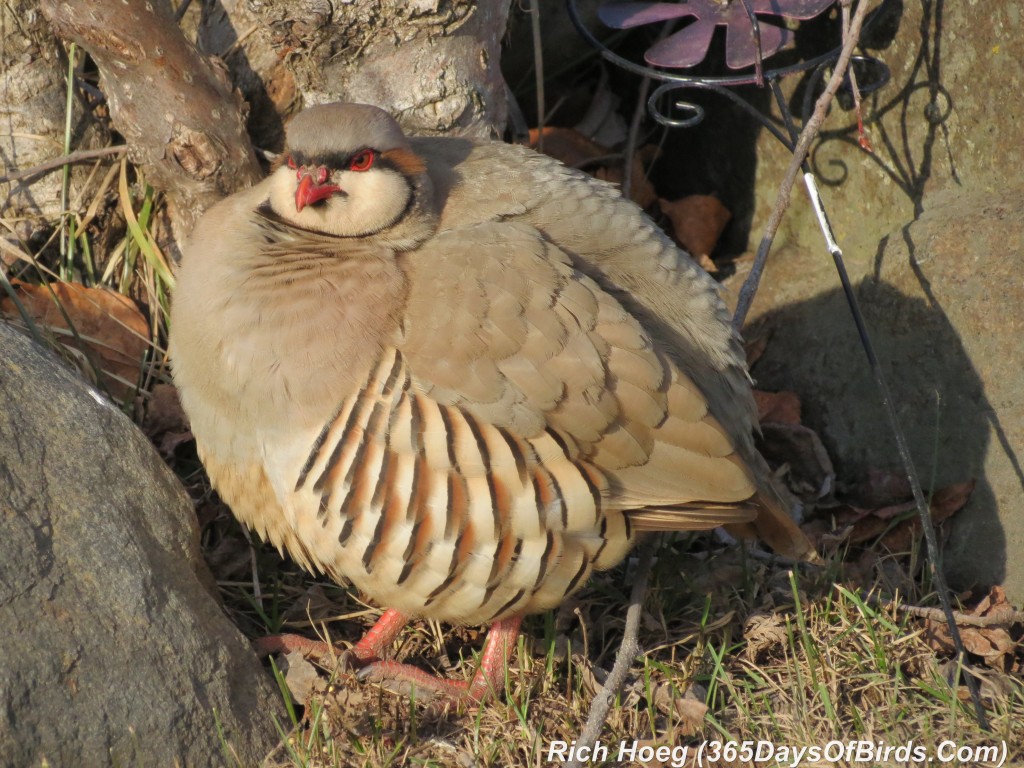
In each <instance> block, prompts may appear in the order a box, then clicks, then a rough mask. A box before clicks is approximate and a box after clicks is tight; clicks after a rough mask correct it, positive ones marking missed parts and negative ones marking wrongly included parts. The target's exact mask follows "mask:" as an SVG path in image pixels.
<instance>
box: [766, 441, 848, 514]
mask: <svg viewBox="0 0 1024 768" xmlns="http://www.w3.org/2000/svg"><path fill="white" fill-rule="evenodd" d="M758 448H760V450H761V453H762V454H764V456H765V458H767V459H768V461H769V463H771V464H772V465H773V466H779V465H782V464H786V465H788V466H789V474H788V476H787V485H788V486H789V489H790V490H791V491H793V493H795V494H796V495H797V496H799V497H800V498H801V499H802V500H803V501H805V502H814V501H818V500H819V499H822V498H824V497H826V496H828V495H829V494H831V493H832V491H833V489H834V488H835V478H836V473H835V469H833V467H832V459H831V458H829V455H828V451H826V450H825V446H824V445H823V444H822V442H821V438H819V437H818V433H817V432H815V431H814V430H812V429H809V428H808V427H805V426H803V425H801V424H785V423H783V424H775V423H770V422H769V423H766V424H762V425H761V438H760V440H758Z"/></svg>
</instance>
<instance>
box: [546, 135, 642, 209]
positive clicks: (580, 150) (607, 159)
mask: <svg viewBox="0 0 1024 768" xmlns="http://www.w3.org/2000/svg"><path fill="white" fill-rule="evenodd" d="M540 135H541V132H540V131H538V130H537V129H536V128H532V129H530V147H532V148H533V149H538V148H539V147H538V144H539V138H540ZM543 135H544V154H545V155H548V156H549V157H553V158H555V159H556V160H561V161H562V162H563V163H565V164H566V165H569V166H572V167H573V168H581V169H583V170H585V171H588V172H589V173H591V174H592V175H593V176H594V177H595V178H597V179H601V180H602V181H607V182H609V183H611V184H615V185H617V186H620V187H621V186H622V179H623V177H624V176H625V172H624V170H623V162H622V159H621V157H620V155H619V154H618V153H616V151H615V150H613V149H611V148H609V147H605V146H603V145H601V144H598V143H597V142H595V141H591V140H590V139H588V138H587V137H586V136H584V135H583V134H582V133H580V132H579V131H577V130H576V129H575V128H560V127H558V126H546V127H545V128H544V131H543ZM657 153H658V150H657V148H656V147H652V146H651V145H646V146H644V147H641V148H640V149H638V150H637V151H636V152H634V153H633V174H632V176H631V178H630V183H629V186H630V194H629V197H630V199H631V200H632V201H633V202H635V203H636V204H637V205H639V206H640V207H641V208H647V207H649V206H651V205H654V201H655V200H657V199H658V195H657V193H656V192H655V191H654V185H653V184H651V181H650V179H648V178H647V174H646V173H645V172H644V169H645V168H646V166H647V164H648V163H649V162H651V161H652V160H653V159H654V158H655V157H656V156H657Z"/></svg>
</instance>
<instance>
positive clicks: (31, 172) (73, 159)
mask: <svg viewBox="0 0 1024 768" xmlns="http://www.w3.org/2000/svg"><path fill="white" fill-rule="evenodd" d="M127 151H128V147H126V146H125V145H124V144H118V145H117V146H115V147H103V148H102V149H79V150H78V151H76V152H70V153H69V154H66V155H61V156H60V157H55V158H53V159H52V160H47V161H46V162H45V163H40V164H39V165H36V166H33V167H31V168H26V169H25V170H23V171H14V172H13V173H9V174H8V175H6V176H0V184H6V183H7V182H9V181H21V180H22V179H27V178H29V177H31V176H37V175H39V174H40V173H46V172H47V171H54V170H56V169H58V168H62V167H63V166H65V165H67V164H68V163H84V162H87V161H89V160H95V159H96V158H99V157H114V156H119V155H123V154H124V153H125V152H127Z"/></svg>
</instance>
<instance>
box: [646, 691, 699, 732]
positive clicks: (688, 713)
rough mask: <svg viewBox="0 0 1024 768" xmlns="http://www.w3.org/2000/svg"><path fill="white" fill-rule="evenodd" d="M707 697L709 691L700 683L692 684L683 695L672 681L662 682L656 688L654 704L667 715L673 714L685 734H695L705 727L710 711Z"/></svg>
mask: <svg viewBox="0 0 1024 768" xmlns="http://www.w3.org/2000/svg"><path fill="white" fill-rule="evenodd" d="M706 698H707V691H706V690H704V688H703V687H701V686H700V685H691V686H690V687H688V688H687V689H686V691H685V692H684V693H683V694H682V695H680V694H679V693H678V691H677V690H676V688H675V686H673V685H672V684H671V683H660V684H659V685H658V686H657V687H656V688H655V689H654V706H655V707H657V708H658V709H659V710H660V711H661V712H663V713H665V714H666V715H673V716H674V717H675V718H676V720H677V725H678V726H679V729H680V731H681V732H682V735H684V736H693V735H694V734H696V733H699V732H700V730H701V728H702V727H703V725H704V715H706V714H707V711H708V706H707V704H705V703H704V701H705V699H706Z"/></svg>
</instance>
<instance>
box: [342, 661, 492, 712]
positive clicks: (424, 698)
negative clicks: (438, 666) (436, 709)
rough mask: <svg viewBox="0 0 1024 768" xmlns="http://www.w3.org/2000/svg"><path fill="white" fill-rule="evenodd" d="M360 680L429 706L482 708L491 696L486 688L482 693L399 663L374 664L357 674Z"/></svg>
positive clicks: (462, 684) (465, 685)
mask: <svg viewBox="0 0 1024 768" xmlns="http://www.w3.org/2000/svg"><path fill="white" fill-rule="evenodd" d="M356 679H358V680H360V681H362V682H365V683H376V684H378V685H380V686H381V687H382V688H384V690H386V691H390V692H391V693H394V694H397V695H399V696H404V697H408V698H412V699H415V700H416V701H418V702H422V703H428V704H439V705H454V704H468V705H473V704H479V703H480V702H481V701H482V699H483V697H484V694H486V693H487V688H486V687H484V688H483V689H482V690H478V689H476V688H474V686H473V685H472V684H471V683H466V682H465V681H463V680H449V679H448V678H445V677H440V676H439V675H432V674H430V673H429V672H426V671H424V670H422V669H420V668H419V667H414V666H412V665H411V664H402V663H400V662H397V661H375V662H370V663H368V664H366V665H364V666H363V667H362V669H360V670H359V671H358V672H356Z"/></svg>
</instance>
